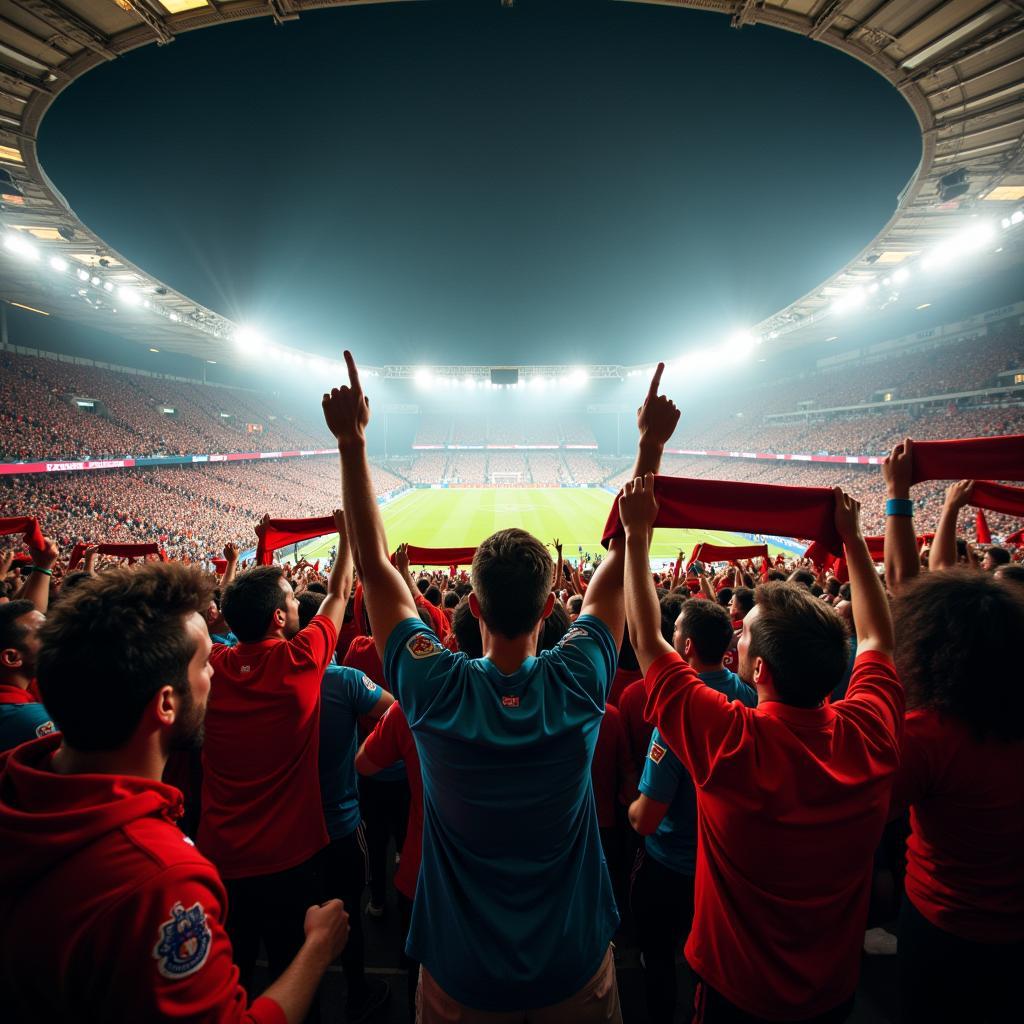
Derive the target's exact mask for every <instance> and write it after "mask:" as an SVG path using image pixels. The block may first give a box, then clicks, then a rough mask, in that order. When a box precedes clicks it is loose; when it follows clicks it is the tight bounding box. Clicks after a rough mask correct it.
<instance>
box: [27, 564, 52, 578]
mask: <svg viewBox="0 0 1024 1024" xmlns="http://www.w3.org/2000/svg"><path fill="white" fill-rule="evenodd" d="M32 571H33V572H41V573H42V574H43V575H44V576H52V575H53V570H52V569H44V568H43V567H42V566H41V565H33V566H32Z"/></svg>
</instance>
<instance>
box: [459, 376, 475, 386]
mask: <svg viewBox="0 0 1024 1024" xmlns="http://www.w3.org/2000/svg"><path fill="white" fill-rule="evenodd" d="M462 383H463V384H465V385H466V387H467V388H475V387H476V377H472V376H470V375H469V374H468V373H467V374H466V379H465V380H463V382H462Z"/></svg>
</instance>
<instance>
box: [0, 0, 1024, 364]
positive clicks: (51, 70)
mask: <svg viewBox="0 0 1024 1024" xmlns="http://www.w3.org/2000/svg"><path fill="white" fill-rule="evenodd" d="M382 2H393V0H266V2H260V0H223V2H222V0H4V2H3V5H2V10H0V196H2V198H0V203H2V220H3V224H4V227H5V228H6V229H7V231H6V235H5V238H6V239H7V241H8V245H7V247H6V248H0V297H2V298H3V299H5V300H7V301H10V302H14V303H18V304H20V305H23V306H27V307H30V308H34V309H44V310H46V311H48V312H51V313H55V314H57V315H60V316H63V317H67V318H71V319H74V320H79V321H82V322H84V323H88V324H90V325H92V326H95V327H100V328H102V329H104V330H108V331H112V332H114V333H117V334H119V335H122V336H124V337H127V338H129V339H130V340H133V341H136V342H138V343H139V344H142V345H146V346H151V345H157V344H159V346H160V347H161V348H162V349H164V350H167V351H173V352H178V353H182V354H185V355H190V356H195V357H196V358H201V359H204V358H205V359H216V360H218V361H221V360H228V359H231V358H232V357H233V346H232V345H230V344H229V343H228V342H229V339H230V337H231V336H232V334H233V333H234V330H235V325H234V324H232V323H231V321H229V320H227V319H226V318H224V317H222V316H221V315H220V314H218V313H216V312H215V311H213V310H210V309H207V308H204V307H202V306H200V305H198V304H197V303H195V302H194V301H192V300H191V299H189V297H188V296H187V295H184V294H182V293H180V292H177V291H175V290H174V289H171V288H169V287H167V286H165V285H163V284H162V283H161V282H159V281H157V280H155V279H154V278H153V277H152V276H151V275H149V274H147V273H146V271H145V269H144V268H141V267H138V266H136V265H134V264H132V263H131V262H130V260H129V259H127V258H126V257H125V256H122V255H121V254H120V253H118V252H116V251H114V250H113V249H112V248H111V247H110V246H109V245H107V244H106V243H105V242H104V241H103V240H102V239H101V238H100V237H99V236H98V235H96V234H95V233H94V232H92V231H90V229H89V228H88V227H87V226H86V225H85V224H83V223H82V222H81V221H80V220H79V219H78V218H77V217H76V216H75V214H74V212H73V211H72V210H71V209H70V207H69V206H68V204H67V202H66V200H65V199H64V197H63V196H62V195H61V194H60V192H59V191H58V190H57V189H56V188H55V186H54V185H53V183H52V182H51V181H50V180H49V178H47V176H46V173H45V171H44V169H43V168H42V167H41V166H40V164H39V159H38V154H37V150H36V137H37V132H38V129H39V125H40V122H41V121H42V119H43V116H44V115H45V113H46V111H47V109H48V107H49V106H50V104H51V103H52V102H53V101H54V99H55V98H56V96H57V95H58V94H59V93H60V92H61V91H62V90H63V89H65V88H67V87H68V86H69V85H70V84H71V83H72V82H74V81H75V79H77V78H78V77H80V76H81V75H84V74H85V73H86V72H87V71H89V70H91V69H92V68H94V67H96V66H97V65H98V64H101V63H102V62H104V61H109V60H113V59H115V58H116V57H118V56H119V55H120V54H122V53H125V52H127V51H129V50H132V49H135V48H137V47H140V46H145V45H147V44H149V43H157V44H166V43H170V42H173V40H174V38H175V36H176V35H178V34H180V33H182V32H187V31H190V30H192V29H198V28H206V27H209V26H213V25H219V24H222V23H225V22H228V21H232V20H236V19H242V18H254V17H270V18H273V19H274V20H275V21H276V22H279V23H280V22H283V21H288V20H292V19H295V18H298V17H299V16H300V15H301V14H302V12H303V11H308V10H316V9H320V8H324V7H344V6H348V5H350V4H353V3H382ZM503 2H504V0H503ZM625 2H634V3H644V2H659V3H661V4H662V5H664V6H677V7H690V8H695V9H700V10H704V11H710V12H716V13H719V14H722V15H726V16H728V17H729V18H730V19H731V23H732V25H733V26H734V27H735V28H742V27H743V26H746V25H753V24H763V25H770V26H774V27H776V28H782V29H786V30H788V31H791V32H796V33H799V34H801V35H804V36H807V37H809V38H811V39H814V40H817V41H820V42H822V43H827V44H828V45H830V46H834V47H836V48H837V49H839V50H842V51H843V52H845V53H848V54H850V55H851V56H853V57H856V58H857V59H858V60H861V61H863V62H864V63H865V64H867V65H868V66H869V67H872V68H874V69H875V70H876V71H877V72H878V73H879V74H881V75H883V76H884V77H885V78H886V79H887V80H888V81H889V82H891V83H892V85H893V86H894V87H895V88H897V89H898V90H899V92H900V93H901V95H902V96H903V97H904V98H905V99H906V101H907V102H908V103H909V104H910V106H911V108H912V109H913V111H914V114H915V115H916V117H917V120H918V123H919V124H920V127H921V137H922V156H921V162H920V164H919V166H918V168H917V170H916V172H915V173H914V175H913V177H912V178H911V180H910V181H909V182H908V183H907V185H906V186H905V188H904V189H903V192H902V193H901V194H900V196H899V201H898V205H897V208H896V210H895V212H894V213H893V215H892V217H891V218H890V220H889V222H888V223H887V224H886V225H885V226H884V227H883V228H882V229H881V231H880V232H879V233H878V235H877V236H876V238H875V239H874V240H873V241H872V242H871V244H870V245H868V246H867V247H866V248H865V249H864V250H863V251H862V252H861V253H860V254H858V255H857V257H856V258H855V259H853V260H852V261H851V262H850V263H849V264H847V265H846V266H844V267H841V268H837V269H836V271H835V272H834V273H833V274H832V275H831V276H830V277H828V278H827V279H826V280H825V281H823V282H822V284H821V285H819V286H818V287H817V288H815V289H814V290H813V291H811V292H809V293H808V294H807V295H804V296H802V297H801V298H799V299H797V300H796V301H795V302H793V303H791V304H790V305H789V306H787V307H786V308H785V309H782V310H779V311H778V312H777V313H775V314H773V315H772V316H771V317H769V318H767V319H766V320H765V321H763V322H762V323H761V324H758V325H752V329H753V330H754V331H755V332H756V333H757V334H758V335H760V336H763V337H770V338H779V339H784V343H786V344H796V343H802V342H805V341H812V340H820V339H822V338H825V337H826V335H828V334H829V333H830V332H831V330H832V328H831V327H830V326H829V324H828V316H829V314H830V312H834V311H835V310H836V309H837V306H843V305H844V304H846V305H848V306H851V307H852V306H859V305H863V306H864V308H865V311H866V312H867V311H871V310H875V311H877V310H878V309H880V308H884V307H885V306H886V305H887V303H888V301H889V298H890V292H892V291H895V290H896V289H897V286H898V282H899V279H900V277H902V276H907V275H906V274H905V273H904V274H899V270H900V268H901V267H903V268H904V270H905V269H906V268H907V267H910V266H913V264H914V261H915V260H918V259H925V258H928V254H930V253H935V252H936V251H937V247H938V251H939V252H944V253H945V255H950V254H954V255H955V254H956V251H957V250H960V249H971V248H976V249H977V250H978V255H979V257H980V259H981V262H980V263H979V264H977V265H976V267H975V272H978V271H979V269H980V270H981V271H984V269H985V268H989V267H991V266H992V265H993V261H995V262H996V264H1000V263H1008V262H1010V261H1012V260H1015V259H1020V258H1021V256H1022V250H1024V243H1022V242H1021V236H1024V230H1015V231H1014V236H1015V237H1016V239H1017V241H1016V244H1008V245H1006V246H1005V247H1004V249H1003V251H1002V253H1001V254H997V255H992V253H991V250H992V249H993V247H994V246H997V245H999V243H998V242H995V243H992V242H991V238H990V237H988V236H986V237H984V238H983V237H981V235H980V234H979V233H978V230H977V228H978V225H979V224H981V223H987V222H988V221H989V220H991V221H994V222H996V223H998V222H999V221H1000V220H1003V219H1005V218H1007V217H1009V216H1010V215H1011V214H1012V213H1013V212H1014V211H1018V210H1020V209H1021V208H1022V206H1024V2H1021V0H995V2H992V0H690V2H686V0H625ZM784 116H785V112H784V111H780V117H784ZM3 172H6V176H5V174H4V173H3ZM842 201H843V197H842V196H841V195H837V196H836V202H837V203H838V202H842ZM986 215H987V216H986ZM11 239H13V240H14V241H13V243H12V242H11ZM943 247H944V248H943ZM967 272H968V273H969V272H970V270H969V269H968V271H967ZM893 274H896V275H897V276H896V283H892V276H891V275H893ZM882 282H884V285H882ZM780 343H782V342H781V341H780Z"/></svg>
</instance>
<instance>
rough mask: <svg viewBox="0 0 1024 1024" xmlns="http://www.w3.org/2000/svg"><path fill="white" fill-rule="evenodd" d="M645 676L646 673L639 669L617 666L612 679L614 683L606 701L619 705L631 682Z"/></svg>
mask: <svg viewBox="0 0 1024 1024" xmlns="http://www.w3.org/2000/svg"><path fill="white" fill-rule="evenodd" d="M643 677H644V674H643V672H641V671H640V670H639V669H631V668H617V669H616V670H615V677H614V678H613V679H612V685H611V687H610V689H609V690H608V698H607V700H606V703H607V704H614V705H615V706H616V707H618V705H619V698H620V697H621V696H622V691H623V690H625V688H626V687H627V686H629V684H630V683H635V682H636V681H637V680H638V679H643Z"/></svg>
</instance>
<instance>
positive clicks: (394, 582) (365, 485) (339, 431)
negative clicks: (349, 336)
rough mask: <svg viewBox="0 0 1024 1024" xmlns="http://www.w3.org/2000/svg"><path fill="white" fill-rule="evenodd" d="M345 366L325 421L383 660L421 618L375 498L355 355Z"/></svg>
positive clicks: (365, 404)
mask: <svg viewBox="0 0 1024 1024" xmlns="http://www.w3.org/2000/svg"><path fill="white" fill-rule="evenodd" d="M345 363H346V365H347V366H348V380H349V383H348V386H347V387H340V388H334V389H333V390H332V391H331V393H330V394H329V395H324V397H323V410H324V419H325V420H326V421H327V426H328V428H329V429H330V431H331V433H332V434H333V435H334V436H335V437H336V438H337V440H338V452H339V454H340V456H341V493H342V497H343V504H344V506H345V518H346V522H347V524H348V530H349V538H350V540H351V543H352V546H353V547H354V548H355V550H356V552H357V555H358V559H359V566H360V570H361V573H362V575H361V579H362V582H363V596H364V598H365V600H366V610H367V612H368V613H369V616H370V624H371V626H372V628H373V639H374V642H375V643H376V645H377V650H378V652H379V653H380V656H381V658H382V659H383V657H384V651H385V649H386V647H387V642H388V637H389V636H390V635H391V631H392V630H393V629H394V628H395V626H396V625H397V624H398V623H399V622H401V621H403V620H404V619H415V618H418V614H417V611H416V605H415V604H414V603H413V599H412V595H411V594H410V593H409V589H408V587H406V585H405V582H404V581H403V580H402V576H401V574H400V573H399V572H398V570H397V569H396V568H395V567H394V566H393V565H392V564H391V561H390V556H389V552H388V538H387V535H386V533H385V532H384V520H383V519H382V518H381V515H380V508H379V506H378V505H377V499H376V497H375V496H374V493H373V481H372V480H371V478H370V465H369V462H367V459H366V425H367V424H368V423H369V422H370V402H369V399H367V397H366V396H365V395H364V394H363V388H362V385H361V384H360V382H359V371H358V369H356V363H355V360H354V359H353V358H352V353H351V352H348V351H346V352H345Z"/></svg>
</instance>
